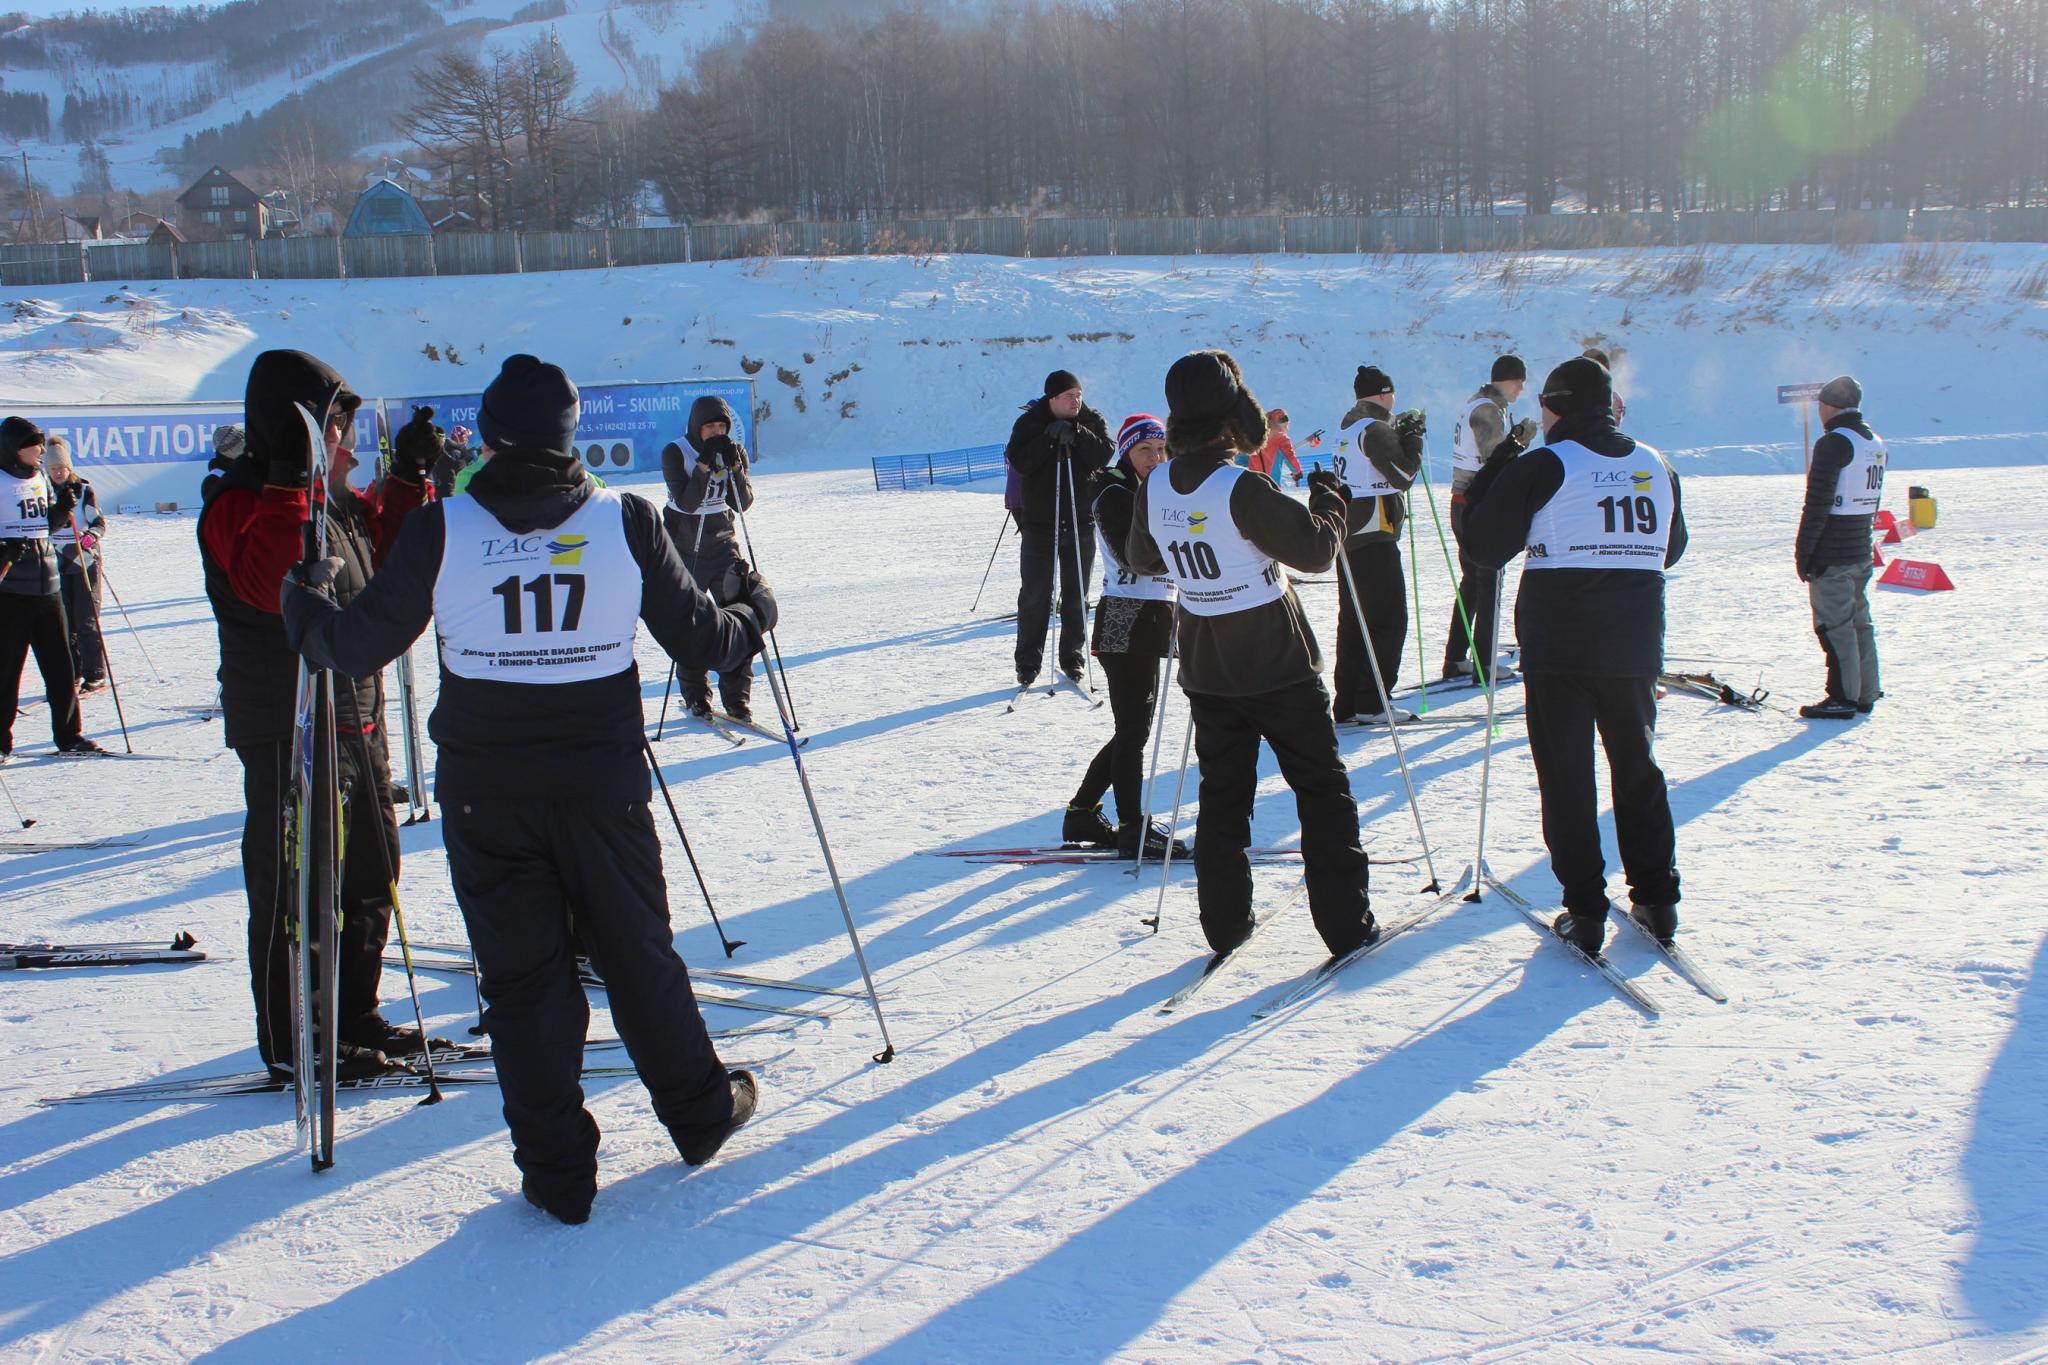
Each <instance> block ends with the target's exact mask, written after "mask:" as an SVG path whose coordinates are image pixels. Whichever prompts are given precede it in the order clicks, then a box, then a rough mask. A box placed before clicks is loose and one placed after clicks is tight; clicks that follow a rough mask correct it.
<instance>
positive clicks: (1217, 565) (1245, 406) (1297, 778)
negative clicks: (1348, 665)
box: [1125, 351, 1379, 957]
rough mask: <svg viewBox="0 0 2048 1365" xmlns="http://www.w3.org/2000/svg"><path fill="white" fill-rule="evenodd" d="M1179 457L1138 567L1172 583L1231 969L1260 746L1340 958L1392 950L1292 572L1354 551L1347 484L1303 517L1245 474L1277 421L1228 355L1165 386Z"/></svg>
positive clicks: (1129, 554)
mask: <svg viewBox="0 0 2048 1365" xmlns="http://www.w3.org/2000/svg"><path fill="white" fill-rule="evenodd" d="M1166 402H1167V418H1166V446H1167V452H1168V453H1169V454H1170V455H1171V456H1172V458H1171V459H1170V460H1168V461H1167V462H1166V463H1165V464H1163V465H1160V466H1158V467H1157V468H1155V469H1154V470H1153V471H1152V473H1151V475H1150V476H1149V477H1148V478H1147V479H1146V480H1145V482H1144V484H1143V485H1142V487H1141V488H1140V490H1139V493H1138V498H1137V506H1136V508H1135V509H1134V510H1133V513H1132V521H1131V532H1130V536H1129V538H1128V540H1127V542H1126V545H1125V550H1126V555H1125V563H1126V564H1127V565H1128V566H1129V567H1130V568H1131V570H1132V571H1134V572H1136V573H1141V574H1160V575H1164V576H1166V577H1168V578H1171V579H1172V580H1173V581H1174V584H1175V586H1176V588H1177V589H1178V590H1179V594H1180V599H1179V600H1180V612H1179V627H1178V632H1177V633H1178V636H1179V651H1178V654H1179V660H1180V682H1181V687H1182V690H1184V691H1185V692H1186V693H1187V697H1188V706H1189V708H1190V709H1191V711H1192V718H1193V723H1194V729H1195V741H1194V742H1195V753H1196V755H1197V756H1198V758H1199V760H1200V763H1201V770H1202V782H1201V807H1200V814H1199V816H1198V817H1197V819H1196V823H1195V852H1194V863H1195V879H1196V880H1195V886H1196V892H1197V897H1198V900H1199V903H1200V906H1201V916H1202V932H1203V934H1204V936H1206V937H1207V939H1208V941H1209V946H1210V948H1212V949H1213V950H1215V951H1216V952H1218V953H1226V952H1229V951H1231V950H1232V949H1234V948H1236V947H1237V946H1238V945H1239V944H1240V943H1242V942H1244V940H1245V939H1246V938H1248V937H1250V935H1251V932H1252V929H1253V928H1254V927H1255V922H1254V920H1253V918H1252V871H1251V860H1250V858H1249V857H1248V856H1247V854H1246V850H1247V849H1248V848H1250V846H1251V824H1252V802H1253V799H1254V798H1255V797H1256V795H1257V793H1258V763H1259V741H1260V740H1262V739H1263V740H1264V741H1265V742H1266V744H1267V745H1268V747H1270V748H1271V749H1272V750H1273V756H1274V757H1275V758H1276V759H1278V760H1279V762H1280V775H1281V776H1282V778H1284V779H1285V780H1286V782H1287V785H1288V786H1289V787H1291V788H1293V789H1294V805H1295V810H1296V811H1297V812H1298V814H1299V815H1300V818H1301V852H1302V863H1303V869H1304V870H1303V876H1304V878H1305V880H1306V881H1307V883H1308V903H1309V914H1310V915H1311V916H1312V917H1313V918H1314V920H1315V925H1316V931H1317V932H1318V933H1319V934H1321V935H1322V939H1323V942H1324V944H1325V945H1326V946H1327V947H1328V948H1329V950H1330V955H1331V956H1332V957H1339V956H1342V955H1343V954H1345V953H1348V952H1350V951H1351V950H1352V949H1354V948H1357V947H1360V946H1361V945H1363V944H1365V943H1369V942H1372V941H1374V940H1375V939H1377V938H1378V936H1379V928H1378V926H1377V924H1375V922H1374V920H1373V915H1372V910H1371V908H1370V907H1369V904H1368V900H1367V889H1366V880H1367V875H1368V873H1367V867H1366V857H1365V852H1364V850H1363V849H1361V848H1360V847H1359V843H1358V803H1357V802H1356V801H1355V800H1354V799H1353V798H1352V795H1351V778H1350V774H1349V773H1348V772H1346V770H1345V767H1344V756H1343V754H1341V753H1340V752H1339V751H1338V748H1337V730H1336V726H1335V724H1334V723H1333V722H1332V721H1331V719H1330V694H1329V693H1328V692H1326V691H1324V689H1323V680H1322V676H1321V674H1322V669H1323V660H1322V654H1321V651H1320V650H1319V649H1318V648H1317V646H1316V637H1315V633H1314V632H1313V631H1312V630H1310V629H1309V624H1308V618H1307V617H1306V616H1305V615H1304V614H1303V613H1302V609H1301V601H1300V599H1299V598H1297V597H1296V596H1295V593H1294V585H1293V584H1292V583H1290V582H1289V581H1288V578H1287V573H1286V570H1285V569H1283V568H1282V567H1281V566H1282V565H1283V564H1284V565H1287V566H1289V567H1292V568H1296V569H1300V570H1302V571H1303V572H1305V573H1322V572H1326V571H1327V570H1328V569H1329V567H1330V565H1331V564H1332V563H1334V562H1335V561H1336V557H1337V555H1338V553H1339V552H1340V548H1341V546H1342V544H1343V539H1344V497H1343V494H1342V492H1341V490H1340V486H1339V484H1338V480H1337V476H1336V475H1335V474H1332V473H1329V472H1327V471H1323V470H1317V471H1316V472H1315V473H1313V474H1311V475H1309V480H1308V483H1309V499H1308V505H1307V506H1306V507H1304V506H1303V505H1302V504H1301V503H1299V502H1297V501H1295V500H1294V499H1293V498H1291V497H1289V496H1288V495H1287V494H1285V493H1282V492H1281V491H1280V490H1279V489H1278V488H1276V487H1274V485H1273V481H1272V480H1271V479H1268V478H1267V477H1266V476H1264V475H1263V474H1254V473H1252V472H1251V471H1250V470H1248V469H1244V468H1242V467H1240V466H1238V465H1237V463H1236V457H1237V454H1238V452H1239V451H1250V450H1257V449H1258V448H1259V447H1260V445H1262V444H1263V443H1264V442H1265V439H1266V414H1265V412H1264V411H1263V410H1262V409H1261V408H1260V407H1259V404H1258V400H1257V399H1256V398H1254V397H1253V396H1252V392H1251V390H1250V389H1249V388H1247V387H1246V385H1245V382H1244V372H1243V371H1242V370H1241V369H1239V368H1238V364H1237V360H1236V359H1235V358H1234V357H1233V356H1231V355H1230V354H1229V353H1228V352H1226V351H1195V352H1192V353H1190V354H1188V355H1185V356H1182V357H1181V358H1180V359H1179V360H1176V361H1175V362H1174V363H1173V367H1172V368H1171V369H1169V370H1168V371H1167V372H1166Z"/></svg>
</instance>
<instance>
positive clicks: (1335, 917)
mask: <svg viewBox="0 0 2048 1365" xmlns="http://www.w3.org/2000/svg"><path fill="white" fill-rule="evenodd" d="M1188 704H1189V705H1190V706H1191V707H1193V709H1194V716H1195V754H1196V756H1197V758H1198V759H1199V760H1200V762H1201V768H1202V786H1201V801H1202V804H1201V810H1200V813H1199V814H1198V815H1197V817H1196V820H1195V878H1196V882H1195V890H1196V896H1197V899H1198V901H1199V903H1200V905H1201V910H1202V932H1203V933H1204V934H1205V935H1207V936H1208V939H1209V946H1210V947H1212V948H1219V947H1224V946H1228V945H1230V944H1233V943H1236V942H1237V941H1238V940H1239V939H1241V938H1242V937H1244V933H1245V931H1246V929H1248V928H1249V927H1250V925H1251V920H1252V868H1251V860H1250V858H1249V857H1248V856H1247V855H1246V853H1245V850H1246V849H1248V848H1250V847H1251V842H1252V802H1253V800H1254V799H1255V798H1256V797H1257V795H1258V786H1259V741H1260V740H1262V739H1263V740H1264V741H1265V742H1266V743H1267V745H1268V746H1270V747H1271V748H1272V750H1273V757H1274V758H1276V759H1278V760H1279V761H1280V776H1281V777H1282V778H1284V779H1285V780H1286V782H1287V785H1288V786H1289V787H1291V788H1293V789H1294V809H1295V812H1296V813H1297V814H1298V815H1299V816H1300V818H1301V853H1302V862H1303V867H1304V874H1305V878H1306V880H1307V882H1308V908H1309V914H1310V915H1311V916H1313V917H1314V919H1315V924H1316V932H1317V933H1319V934H1321V935H1322V936H1323V942H1324V943H1325V944H1327V945H1328V946H1329V949H1330V952H1331V954H1332V955H1335V954H1339V953H1346V952H1349V951H1350V950H1351V949H1353V948H1355V947H1357V946H1358V944H1359V942H1360V941H1361V940H1362V939H1363V938H1364V936H1365V926H1366V925H1367V924H1369V923H1370V922H1371V919H1370V915H1371V911H1370V910H1368V909H1367V904H1368V901H1367V893H1366V881H1367V877H1368V871H1367V868H1366V859H1365V851H1364V850H1363V849H1361V848H1360V847H1359V845H1358V803H1357V802H1356V801H1355V800H1353V799H1352V796H1351V776H1350V774H1349V773H1348V772H1346V771H1345V768H1344V756H1343V755H1342V754H1341V753H1339V752H1338V750H1337V731H1336V727H1335V726H1333V725H1332V724H1331V722H1330V696H1329V693H1327V692H1325V691H1324V690H1323V680H1322V679H1321V678H1320V677H1310V678H1307V679H1304V680H1303V681H1301V682H1297V683H1290V684H1288V685H1287V686H1286V687H1282V688H1279V689H1277V690H1275V691H1272V692H1262V693H1260V694H1259V695H1257V696H1252V697H1219V696H1216V695H1215V694H1213V693H1208V692H1190V693H1188Z"/></svg>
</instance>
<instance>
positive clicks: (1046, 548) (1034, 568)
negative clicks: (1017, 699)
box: [1003, 370, 1116, 687]
mask: <svg viewBox="0 0 2048 1365" xmlns="http://www.w3.org/2000/svg"><path fill="white" fill-rule="evenodd" d="M1115 450H1116V447H1115V443H1114V442H1113V441H1111V440H1110V438H1109V424H1108V423H1107V422H1105V421H1103V419H1102V414H1101V413H1099V412H1097V411H1096V410H1095V409H1094V408H1091V407H1089V406H1088V405H1087V403H1085V402H1084V401H1082V397H1081V381H1080V380H1079V379H1077V378H1075V377H1074V375H1073V373H1072V372H1071V371H1068V370H1054V371H1053V372H1052V373H1051V374H1049V375H1047V376H1046V377H1045V393H1044V395H1043V396H1042V397H1039V398H1034V399H1032V400H1031V401H1030V402H1029V403H1027V404H1025V405H1024V411H1023V412H1022V413H1021V414H1019V416H1018V418H1017V420H1016V422H1015V423H1014V424H1013V425H1012V426H1011V428H1010V441H1009V444H1008V445H1007V446H1005V447H1004V448H1003V459H1004V460H1005V461H1006V462H1007V463H1008V464H1009V466H1010V468H1011V469H1012V470H1013V471H1015V472H1016V474H1017V475H1018V479H1019V483H1020V485H1021V486H1020V489H1019V495H1020V504H1021V505H1020V506H1019V507H1018V508H1017V511H1016V515H1017V530H1018V534H1019V535H1020V536H1021V537H1022V540H1023V545H1022V547H1021V549H1020V550H1019V552H1018V570H1019V579H1020V582H1019V584H1018V588H1017V651H1016V664H1017V685H1018V686H1019V687H1029V686H1030V685H1031V683H1032V681H1033V680H1034V679H1036V678H1037V677H1038V671H1039V668H1040V667H1041V665H1043V663H1044V661H1045V632H1046V628H1047V625H1048V623H1049V618H1050V617H1051V614H1052V594H1053V566H1054V564H1055V563H1057V564H1058V566H1059V580H1060V588H1059V603H1060V639H1059V667H1060V671H1061V672H1062V673H1064V674H1066V675H1067V676H1068V677H1069V678H1074V679H1078V678H1080V676H1081V673H1082V668H1083V666H1084V660H1083V658H1082V651H1083V650H1085V649H1086V648H1087V647H1088V580H1089V578H1090V577H1091V576H1092V575H1093V574H1094V571H1095V514H1094V511H1093V509H1092V507H1091V505H1090V503H1089V500H1088V488H1089V484H1090V481H1091V480H1092V479H1093V478H1094V476H1095V474H1096V472H1097V471H1099V470H1102V469H1105V468H1107V467H1108V465H1109V461H1110V458H1111V457H1112V456H1113V455H1114V454H1115Z"/></svg>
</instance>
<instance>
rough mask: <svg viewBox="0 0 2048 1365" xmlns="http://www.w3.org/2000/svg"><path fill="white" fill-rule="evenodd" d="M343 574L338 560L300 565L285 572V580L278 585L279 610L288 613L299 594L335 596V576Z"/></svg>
mask: <svg viewBox="0 0 2048 1365" xmlns="http://www.w3.org/2000/svg"><path fill="white" fill-rule="evenodd" d="M340 572H341V561H340V560H338V559H316V560H314V561H313V562H312V563H310V564H307V563H298V564H294V565H292V566H291V567H290V568H289V569H286V570H285V571H284V580H283V581H282V582H281V583H279V584H278V585H277V609H278V611H279V612H285V611H288V610H289V608H288V607H287V605H286V604H287V603H289V602H290V601H291V600H292V596H293V594H295V593H298V592H302V591H303V592H316V593H318V594H320V595H321V596H322V597H327V598H332V597H333V596H334V576H335V575H336V574H338V573H340Z"/></svg>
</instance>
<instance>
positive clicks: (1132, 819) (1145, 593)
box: [1060, 412, 1187, 859]
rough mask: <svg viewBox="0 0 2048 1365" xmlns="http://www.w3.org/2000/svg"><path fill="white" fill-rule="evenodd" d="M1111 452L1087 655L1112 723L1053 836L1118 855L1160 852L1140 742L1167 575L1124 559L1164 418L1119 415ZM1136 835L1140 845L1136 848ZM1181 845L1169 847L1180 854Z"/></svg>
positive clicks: (1166, 619)
mask: <svg viewBox="0 0 2048 1365" xmlns="http://www.w3.org/2000/svg"><path fill="white" fill-rule="evenodd" d="M1116 450H1117V461H1116V463H1115V464H1114V465H1112V466H1110V467H1109V468H1108V469H1105V470H1104V471H1102V474H1101V476H1100V477H1099V478H1098V479H1097V480H1096V491H1095V497H1094V513H1095V527H1096V533H1097V535H1098V536H1100V537H1101V540H1102V574H1103V581H1102V600H1101V601H1099V602H1097V603H1096V604H1095V657H1096V658H1097V659H1099V660H1100V661H1101V663H1102V678H1103V683H1104V685H1105V687H1106V688H1107V689H1108V692H1109V710H1110V714H1111V715H1112V716H1114V717H1115V719H1116V733H1115V734H1113V735H1111V736H1110V737H1109V742H1108V743H1107V744H1104V745H1103V746H1102V748H1101V749H1100V750H1098V751H1097V752H1096V755H1095V759H1094V761H1093V762H1091V763H1090V764H1089V765H1088V772H1087V775H1086V776H1084V777H1083V778H1082V779H1081V786H1080V788H1079V789H1078V790H1077V791H1075V793H1074V799H1073V800H1071V801H1069V802H1068V803H1067V813H1066V818H1065V821H1064V822H1063V824H1062V825H1061V829H1060V837H1061V838H1062V839H1063V840H1064V841H1065V842H1067V843H1070V844H1089V845H1093V846H1095V847H1097V848H1112V847H1113V848H1115V849H1116V850H1117V851H1118V852H1120V853H1122V854H1123V856H1124V857H1126V858H1132V859H1136V858H1137V857H1138V856H1139V855H1140V853H1141V851H1142V853H1143V856H1145V857H1147V858H1161V857H1164V856H1165V854H1166V840H1167V838H1168V837H1169V835H1168V831H1166V830H1165V829H1164V828H1162V827H1158V826H1154V827H1153V828H1152V829H1150V830H1147V829H1146V828H1145V825H1144V820H1145V814H1144V782H1145V742H1146V740H1147V739H1149V738H1150V737H1151V734H1152V709H1153V707H1154V706H1156V705H1157V704H1158V701H1159V661H1160V660H1161V659H1164V658H1165V657H1166V655H1167V651H1168V650H1170V649H1171V648H1172V647H1173V598H1174V589H1173V580H1172V579H1170V578H1166V577H1163V576H1154V575H1151V574H1141V573H1135V572H1133V571H1132V570H1131V569H1129V568H1127V567H1126V566H1125V563H1124V553H1125V550H1124V546H1125V543H1126V541H1127V540H1128V539H1129V537H1130V532H1131V518H1132V514H1133V513H1134V512H1135V511H1136V510H1137V493H1138V488H1139V487H1140V486H1141V485H1142V484H1143V483H1144V482H1145V477H1146V475H1148V474H1150V473H1151V472H1152V471H1153V469H1155V468H1156V467H1158V465H1159V464H1160V462H1161V461H1163V460H1164V459H1165V458H1166V424H1165V423H1163V422H1161V421H1160V420H1159V419H1158V418H1157V417H1154V416H1152V415H1151V414H1150V413H1143V412H1141V413H1138V414H1136V415H1134V416H1131V417H1127V418H1125V419H1124V424H1123V425H1122V426H1121V427H1119V428H1118V429H1117V434H1116ZM1111 788H1114V789H1115V791H1116V819H1117V822H1116V824H1115V826H1113V827H1112V826H1111V825H1110V823H1109V822H1108V821H1107V820H1105V819H1103V818H1102V794H1103V793H1104V792H1107V791H1109V790H1110V789H1111ZM1141 841H1142V844H1143V847H1142V850H1141V848H1140V842H1141ZM1186 853H1187V850H1186V849H1185V848H1176V849H1175V850H1174V856H1175V857H1183V856H1185V855H1186Z"/></svg>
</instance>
